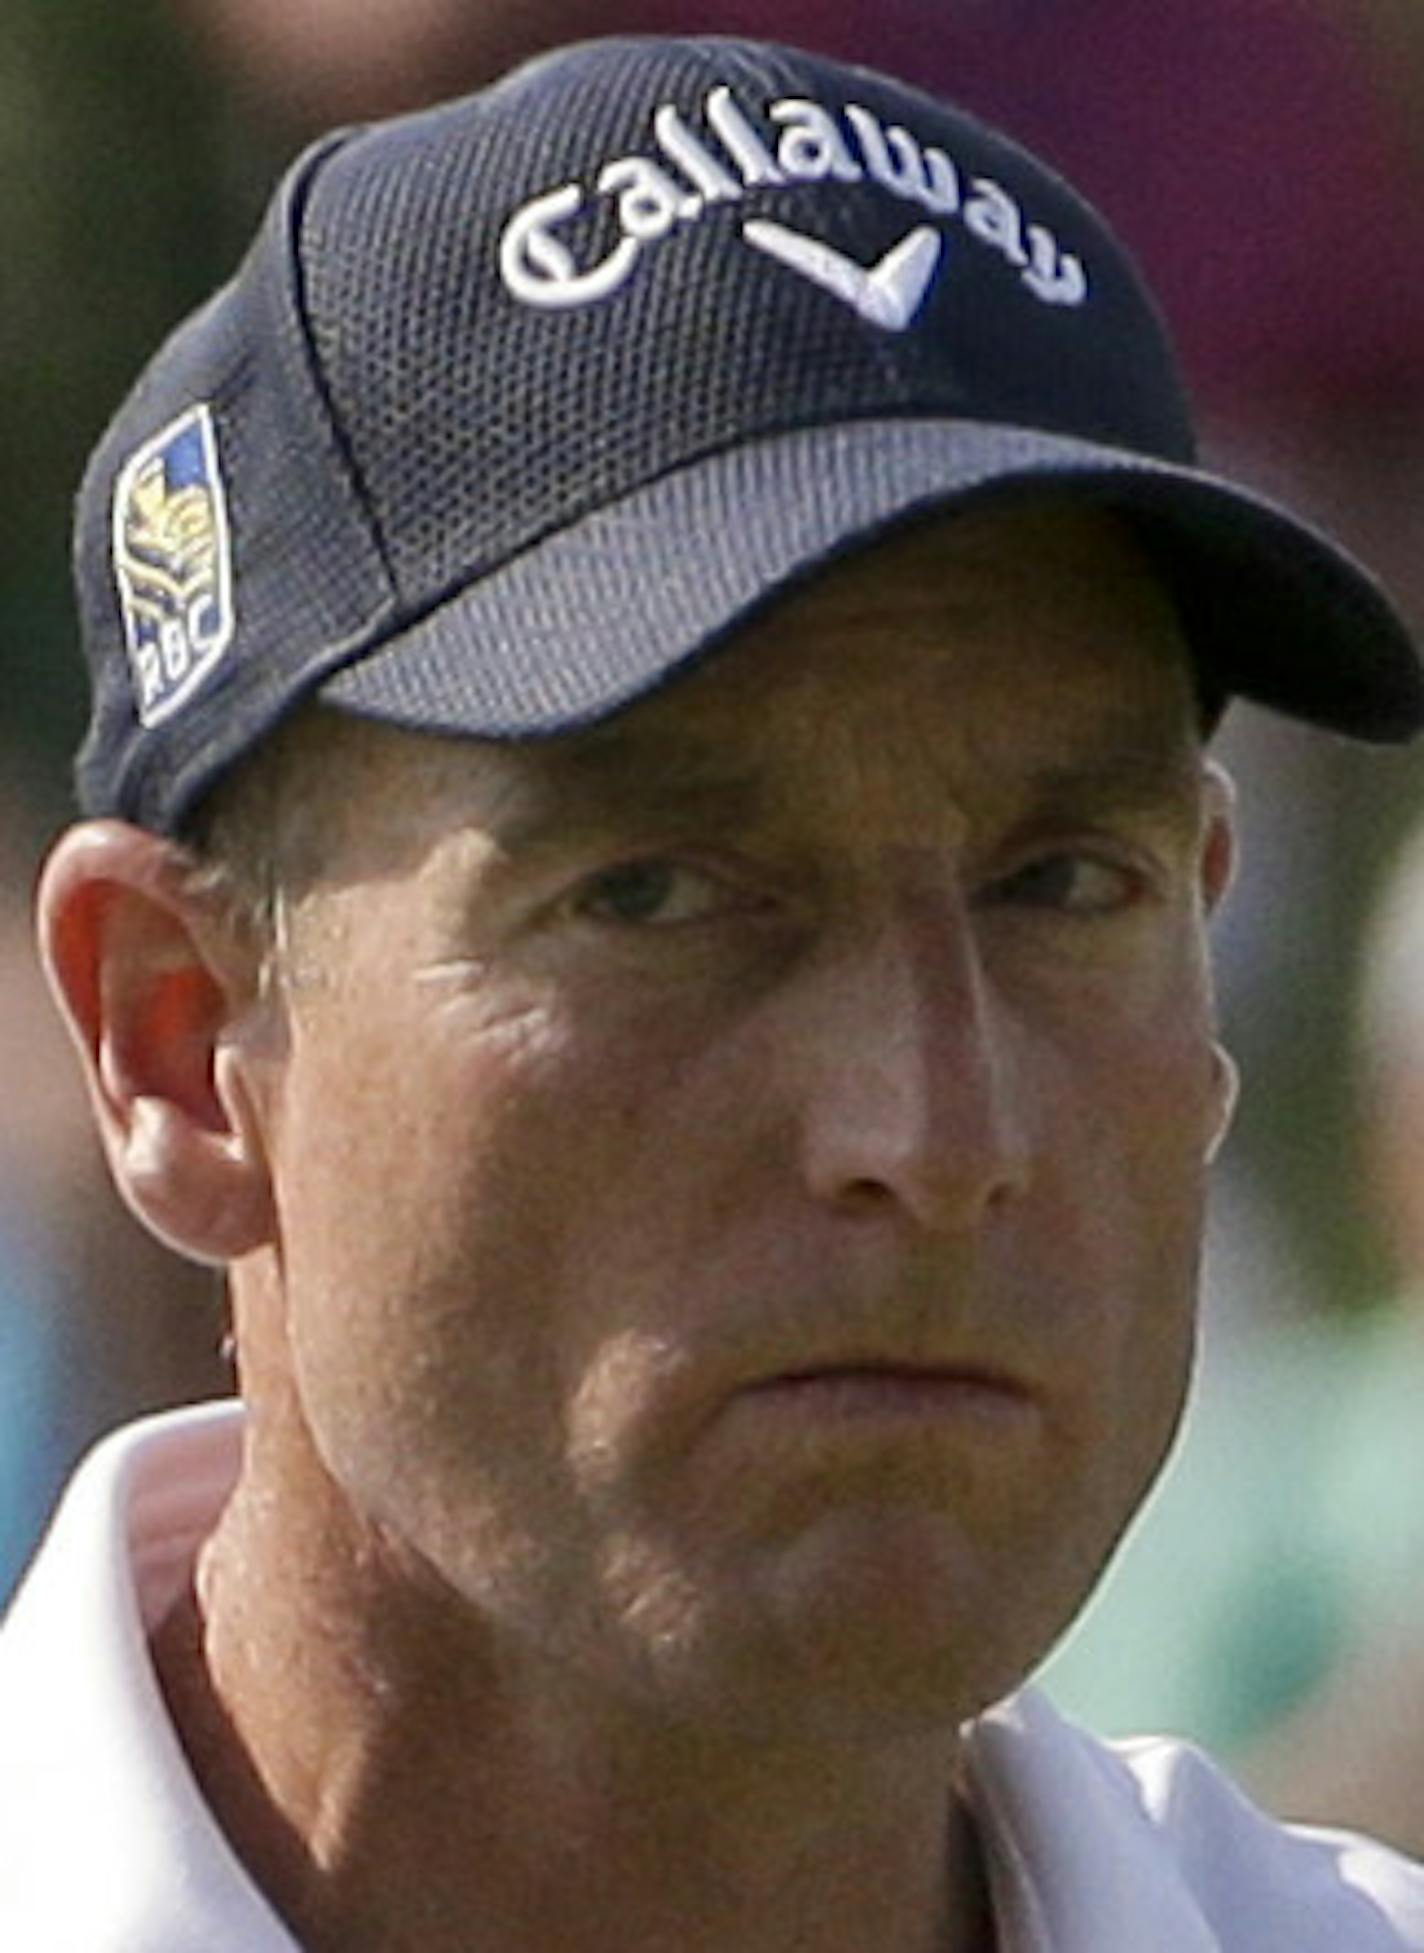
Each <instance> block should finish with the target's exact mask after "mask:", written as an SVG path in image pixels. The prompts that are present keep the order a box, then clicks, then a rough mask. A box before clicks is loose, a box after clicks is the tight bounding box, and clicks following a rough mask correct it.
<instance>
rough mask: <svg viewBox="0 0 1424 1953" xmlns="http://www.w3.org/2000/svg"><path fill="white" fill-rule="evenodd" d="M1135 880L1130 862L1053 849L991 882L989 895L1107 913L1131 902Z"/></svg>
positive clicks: (1010, 901)
mask: <svg viewBox="0 0 1424 1953" xmlns="http://www.w3.org/2000/svg"><path fill="white" fill-rule="evenodd" d="M1140 882H1141V877H1140V876H1139V875H1138V874H1136V873H1135V872H1134V871H1133V870H1132V869H1131V868H1129V867H1127V866H1126V865H1124V864H1123V863H1122V862H1117V861H1109V860H1107V859H1105V858H1104V857H1103V856H1101V855H1092V854H1070V853H1064V854H1052V855H1045V856H1044V857H1043V858H1042V859H1041V860H1038V861H1030V862H1028V863H1027V864H1026V865H1025V866H1024V867H1022V868H1018V869H1016V870H1015V871H1014V873H1013V874H1011V875H1006V876H1004V878H1003V879H1002V880H1001V881H997V882H995V883H994V884H993V886H992V888H991V889H990V891H989V899H990V900H991V901H992V902H994V903H999V904H1007V905H1013V906H1017V907H1021V908H1035V909H1056V910H1058V911H1059V912H1060V913H1062V914H1066V915H1088V916H1091V915H1111V914H1113V913H1115V912H1116V911H1117V910H1119V909H1124V908H1128V907H1130V906H1131V904H1132V902H1133V899H1134V897H1135V896H1136V895H1137V893H1138V890H1139V887H1140Z"/></svg>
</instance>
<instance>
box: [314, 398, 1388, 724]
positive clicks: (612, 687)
mask: <svg viewBox="0 0 1424 1953" xmlns="http://www.w3.org/2000/svg"><path fill="white" fill-rule="evenodd" d="M1015 495H1033V496H1034V497H1035V498H1037V497H1040V496H1048V497H1053V498H1056V499H1072V500H1077V501H1093V502H1096V503H1099V504H1102V505H1105V506H1108V507H1111V508H1114V509H1118V510H1121V511H1123V512H1124V513H1126V514H1128V515H1129V516H1131V517H1132V518H1134V520H1135V521H1137V522H1138V524H1139V525H1140V527H1141V531H1142V534H1143V537H1144V539H1145V540H1146V542H1147V544H1148V546H1149V549H1150V552H1151V554H1152V557H1153V560H1154V562H1155V564H1156V566H1157V567H1158V568H1159V570H1160V572H1161V573H1162V574H1163V576H1164V578H1165V579H1166V580H1167V581H1168V583H1169V585H1170V586H1171V588H1172V590H1173V593H1174V595H1175V597H1176V599H1177V602H1178V605H1179V608H1180V610H1181V613H1182V616H1183V619H1184V622H1185V625H1186V629H1187V635H1188V640H1189V642H1190V644H1191V646H1192V648H1193V653H1194V655H1195V656H1196V658H1197V660H1198V662H1199V664H1200V665H1201V667H1202V670H1203V672H1204V673H1205V674H1206V676H1207V678H1208V680H1209V682H1210V683H1211V685H1212V686H1214V687H1215V688H1217V689H1219V690H1220V691H1222V692H1223V693H1227V694H1240V695H1242V696H1244V697H1248V698H1252V699H1255V700H1257V701H1259V702H1260V703H1262V704H1265V705H1268V706H1271V707H1274V708H1276V709H1277V710H1280V711H1283V712H1286V713H1288V714H1291V715H1293V716H1295V717H1298V718H1302V719H1306V720H1310V721H1312V722H1313V723H1315V724H1318V725H1322V726H1326V727H1329V728H1332V729H1333V730H1335V731H1338V732H1342V733H1348V734H1351V735H1353V736H1354V737H1356V738H1361V739H1370V740H1381V741H1391V740H1404V739H1408V738H1409V737H1410V736H1411V735H1413V734H1414V733H1415V732H1417V731H1418V730H1419V729H1420V727H1421V725H1424V679H1422V678H1421V672H1420V667H1419V663H1418V660H1417V657H1416V655H1415V652H1414V649H1413V646H1412V643H1411V639H1410V634H1409V631H1408V629H1407V628H1406V626H1405V624H1404V622H1403V620H1402V618H1401V617H1400V616H1399V615H1398V613H1397V612H1396V611H1395V610H1394V608H1393V607H1392V605H1391V604H1390V602H1389V601H1388V599H1387V598H1386V597H1385V596H1384V594H1383V592H1382V591H1381V590H1380V588H1379V586H1378V585H1377V584H1376V583H1375V582H1374V581H1373V580H1372V578H1371V577H1370V576H1369V575H1368V574H1367V572H1365V571H1364V570H1363V569H1362V568H1361V567H1360V566H1359V565H1358V564H1357V563H1355V562H1354V561H1353V560H1352V559H1351V558H1350V557H1349V556H1348V555H1347V554H1345V552H1343V551H1342V550H1340V549H1338V548H1337V547H1336V546H1335V545H1334V544H1332V543H1330V542H1328V541H1327V540H1326V539H1325V538H1323V537H1322V536H1320V535H1318V534H1316V533H1315V531H1313V530H1312V529H1310V528H1309V527H1308V526H1307V525H1305V524H1303V523H1301V522H1299V521H1298V520H1296V519H1295V518H1294V517H1292V516H1289V515H1287V514H1286V513H1285V512H1284V511H1282V510H1280V509H1278V508H1276V507H1275V506H1273V505H1272V504H1271V503H1269V502H1267V501H1265V500H1263V499H1261V498H1259V497H1256V496H1253V495H1251V494H1248V493H1247V492H1245V491H1244V490H1241V489H1238V488H1235V487H1232V486H1231V485H1230V484H1228V483H1226V482H1223V481H1220V480H1218V479H1216V478H1215V477H1213V476H1211V475H1208V474H1206V473H1204V472H1200V471H1197V470H1193V469H1190V468H1184V467H1177V466H1173V465H1171V464H1169V463H1166V462H1157V461H1154V460H1152V459H1150V458H1148V457H1145V456H1143V455H1141V454H1136V453H1130V452H1126V451H1119V450H1116V449H1112V448H1106V447H1101V446H1097V445H1095V444H1093V443H1090V442H1084V441H1077V440H1071V439H1068V438H1065V437H1060V436H1054V435H1049V434H1043V433H1039V432H1035V431H1032V430H1027V429H1020V428H1012V427H1003V426H990V425H984V424H981V423H976V422H968V421H949V420H943V419H934V420H912V419H904V420H864V421H854V422H849V423H845V424H840V425H834V426H817V427H810V428H803V429H800V430H796V431H793V432H790V433H785V434H780V435H775V436H771V437H769V438H766V439H763V440H760V441H757V442H754V443H750V444H748V445H745V446H742V447H738V448H735V449H729V450H727V451H725V452H722V453H717V454H713V455H710V456H707V457H704V458H703V459H702V460H700V461H698V462H695V463H693V464H691V465H690V466H688V467H685V468H682V469H679V470H677V471H676V472H675V473H672V474H668V475H665V476H663V477H661V478H659V479H658V480H656V481H653V482H651V483H648V484H646V485H645V486H644V487H642V488H640V489H638V490H637V491H635V492H634V493H633V494H631V495H628V496H626V497H625V498H624V499H623V500H621V501H619V502H616V503H614V504H612V505H610V506H608V507H606V508H603V509H601V510H599V511H598V512H596V513H594V514H591V515H589V516H587V517H585V518H584V519H582V520H581V521H578V522H575V523H573V524H572V525H570V526H569V527H567V528H565V529H562V530H560V531H558V532H557V533H555V534H552V535H550V536H548V537H547V538H545V539H544V540H543V541H541V542H539V543H537V544H535V545H534V546H533V547H532V548H530V549H528V550H526V551H524V552H523V553H522V554H521V555H519V556H518V557H516V558H514V559H513V560H512V561H510V562H508V563H506V564H504V565H503V566H501V567H500V568H498V569H496V570H494V571H493V572H491V573H490V574H488V575H486V576H484V577H482V578H480V579H479V580H478V581H476V582H474V583H472V584H470V585H468V586H466V587H465V588H464V589H462V590H461V591H459V592H458V593H457V594H455V595H453V596H452V597H451V598H449V599H448V600H447V601H446V602H445V603H443V604H441V605H440V606H439V607H438V608H437V609H435V610H432V611H430V612H429V613H427V614H426V615H425V616H423V617H421V618H420V619H419V620H417V621H416V622H414V623H412V624H410V625H409V626H407V627H406V628H405V629H403V630H401V631H400V632H399V634H398V635H395V636H393V637H391V638H390V639H388V640H387V641H385V642H384V643H382V644H381V645H380V646H379V647H378V648H377V649H375V650H374V651H370V652H367V653H366V654H365V655H364V656H362V657H360V658H359V660H358V661H355V662H352V663H350V664H348V665H346V666H344V667H342V668H341V669H339V670H337V671H336V672H335V673H332V674H329V675H328V676H327V678H326V679H325V680H324V682H323V683H322V685H321V686H320V688H319V689H320V695H321V697H322V698H323V699H326V700H328V701H330V702H331V703H332V704H335V705H338V706H340V707H342V708H344V709H346V710H349V711H353V712H356V713H359V714H361V715H363V716H367V717H372V718H377V719H382V720H385V721H388V722H391V723H394V724H398V725H403V726H406V727H409V728H413V729H417V730H423V731H430V732H443V733H465V734H477V735H484V736H487V737H496V738H501V737H502V738H528V737H535V736H538V735H547V734H551V733H556V732H561V731H566V730H570V729H572V728H574V727H576V726H579V725H584V724H588V723H591V722H593V721H595V720H597V719H600V718H602V717H604V716H606V715H607V714H608V713H610V712H612V711H615V710H617V709H618V708H619V707H620V706H623V705H626V704H628V703H629V702H630V701H632V700H633V699H635V698H637V697H639V696H640V695H642V694H643V693H645V692H647V691H649V690H650V689H651V688H652V687H654V686H655V685H657V684H659V683H661V682H662V681H663V680H665V679H666V678H668V677H670V676H671V675H672V674H673V673H675V672H676V671H677V670H678V669H679V668H680V667H681V666H683V665H685V664H687V663H688V662H689V661H691V660H693V659H695V658H697V657H699V656H700V655H702V654H703V653H704V652H705V651H707V650H708V649H709V648H710V647H711V646H712V645H714V644H715V643H717V642H718V641H719V640H720V639H721V638H722V637H724V636H725V635H726V633H727V632H728V631H730V630H731V629H733V628H734V627H735V626H736V625H737V624H739V623H740V622H742V621H743V620H745V619H746V618H747V617H748V616H749V615H750V614H751V613H752V612H753V611H755V610H756V609H758V608H759V607H761V606H763V605H765V604H766V603H768V602H769V601H770V600H772V599H773V598H775V597H776V596H778V595H780V594H782V593H783V592H785V591H786V590H788V589H789V588H790V587H791V586H792V585H794V584H795V583H796V582H797V581H799V580H800V579H802V578H804V577H806V576H808V575H810V574H812V573H813V572H814V571H816V570H817V569H819V568H821V567H823V566H824V565H825V564H826V563H828V562H829V561H831V560H833V559H834V558H836V557H839V556H841V555H843V554H845V553H846V552H848V551H849V550H851V549H854V548H857V547H861V546H863V545H864V544H865V543H867V542H869V541H870V540H871V539H873V538H874V536H875V535H876V534H877V533H879V532H880V531H882V530H884V529H885V528H887V527H889V526H890V525H892V524H896V523H899V522H901V521H905V520H907V519H910V518H912V517H915V516H919V515H922V514H928V513H930V512H931V511H934V510H949V509H953V508H960V507H967V506H970V505H980V504H983V503H985V502H988V501H992V500H994V499H996V498H999V497H1012V496H1015Z"/></svg>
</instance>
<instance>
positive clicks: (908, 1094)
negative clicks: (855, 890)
mask: <svg viewBox="0 0 1424 1953" xmlns="http://www.w3.org/2000/svg"><path fill="white" fill-rule="evenodd" d="M815 981H816V983H817V985H818V994H817V996H816V999H815V1002H814V1005H813V1007H812V1009H811V1011H810V1012H809V1014H808V1021H807V1022H806V1024H805V1029H806V1031H807V1033H808V1048H807V1049H806V1050H805V1051H804V1052H803V1060H804V1062H805V1066H806V1069H805V1072H804V1073H803V1078H802V1086H803V1094H804V1096H803V1099H802V1116H803V1120H804V1126H803V1146H804V1155H803V1158H804V1173H805V1176H806V1181H807V1184H808V1186H809V1188H810V1190H811V1192H812V1193H813V1194H814V1195H815V1197H816V1198H817V1199H819V1200H822V1201H825V1202H830V1203H833V1204H835V1205H836V1206H838V1207H840V1208H841V1209H843V1210H844V1211H846V1212H855V1211H859V1212H861V1213H866V1214H872V1213H875V1212H877V1211H879V1212H886V1213H889V1212H891V1211H892V1210H894V1209H899V1210H900V1211H901V1212H902V1213H903V1214H904V1215H905V1216H907V1217H909V1218H911V1219H912V1220H913V1221H915V1222H916V1223H917V1224H918V1225H920V1226H922V1227H925V1228H927V1229H931V1230H942V1231H953V1230H956V1229H959V1230H963V1229H972V1228H974V1227H976V1226H978V1225H979V1224H981V1223H982V1221H983V1220H984V1219H985V1218H986V1217H987V1216H988V1214H989V1213H990V1211H991V1210H992V1209H993V1208H995V1207H996V1206H998V1205H1000V1204H1001V1203H1003V1202H1005V1201H1008V1200H1011V1199H1012V1198H1013V1197H1014V1196H1015V1195H1016V1194H1017V1193H1019V1192H1021V1191H1022V1190H1023V1188H1024V1187H1025V1185H1026V1184H1027V1180H1028V1174H1029V1165H1030V1154H1031V1142H1030V1126H1031V1106H1030V1105H1029V1102H1028V1098H1027V1093H1028V1089H1029V1082H1030V1081H1029V1079H1028V1077H1027V1075H1026V1073H1027V1065H1026V1060H1027V1050H1026V1046H1025V1041H1024V1030H1023V1027H1022V1026H1021V1025H1020V1024H1019V1023H1018V1022H1017V1020H1016V1019H1015V1018H1014V1016H1013V1014H1012V1012H1011V1010H1010V1009H1009V1008H1008V1006H1007V1005H1006V1003H1005V1001H1004V1000H1003V999H1002V998H1000V997H998V996H997V995H996V992H995V989H994V986H993V983H992V981H991V978H990V976H989V975H988V974H987V973H986V970H985V967H984V962H983V958H982V956H981V952H980V948H979V945H978V942H977V938H976V931H975V926H974V917H973V913H972V911H971V910H970V908H969V906H968V904H967V903H966V902H964V901H963V900H961V899H957V898H951V897H948V896H941V895H934V896H926V897H921V898H919V899H908V900H906V901H903V902H901V903H900V904H898V905H897V907H896V908H895V910H894V912H893V913H892V914H889V915H885V916H882V917H879V918H877V919H876V922H875V924H874V926H867V927H866V928H864V929H861V930H857V931H856V932H855V933H854V940H848V941H846V942H845V943H843V944H842V945H839V946H838V947H837V949H836V951H835V952H834V953H829V952H828V954H827V955H826V957H825V960H824V961H823V962H822V963H821V965H820V967H819V969H818V971H817V973H816V979H815Z"/></svg>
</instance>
